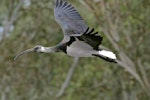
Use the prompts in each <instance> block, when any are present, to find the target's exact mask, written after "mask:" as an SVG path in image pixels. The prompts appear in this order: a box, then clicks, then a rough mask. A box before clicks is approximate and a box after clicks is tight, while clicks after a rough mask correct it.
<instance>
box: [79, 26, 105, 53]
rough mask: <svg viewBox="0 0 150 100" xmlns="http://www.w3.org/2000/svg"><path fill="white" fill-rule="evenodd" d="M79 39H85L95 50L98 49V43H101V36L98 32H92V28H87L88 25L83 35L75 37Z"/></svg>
mask: <svg viewBox="0 0 150 100" xmlns="http://www.w3.org/2000/svg"><path fill="white" fill-rule="evenodd" d="M77 38H78V39H79V40H80V41H85V42H86V43H88V44H89V45H91V46H92V47H93V48H94V49H95V50H98V49H99V45H100V44H101V42H102V40H103V37H101V36H100V35H98V32H94V28H93V29H91V30H89V27H88V28H87V30H86V31H85V32H84V34H83V35H81V36H79V37H77Z"/></svg>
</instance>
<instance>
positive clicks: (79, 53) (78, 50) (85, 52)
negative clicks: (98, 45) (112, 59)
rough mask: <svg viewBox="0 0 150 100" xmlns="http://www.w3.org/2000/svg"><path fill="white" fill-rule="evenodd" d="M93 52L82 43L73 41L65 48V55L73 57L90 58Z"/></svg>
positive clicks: (88, 46)
mask: <svg viewBox="0 0 150 100" xmlns="http://www.w3.org/2000/svg"><path fill="white" fill-rule="evenodd" d="M95 52H97V51H95V50H93V48H92V47H91V46H90V45H88V44H87V43H85V42H83V41H75V42H73V43H72V44H71V45H70V46H68V47H67V54H68V55H69V56H73V57H92V54H94V53H95Z"/></svg>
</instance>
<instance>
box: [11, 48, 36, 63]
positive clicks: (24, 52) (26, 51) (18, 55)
mask: <svg viewBox="0 0 150 100" xmlns="http://www.w3.org/2000/svg"><path fill="white" fill-rule="evenodd" d="M32 51H34V49H33V48H32V49H28V50H25V51H22V52H20V53H19V54H17V55H16V56H15V57H14V60H16V59H17V58H18V57H20V56H21V55H23V54H26V53H29V52H32Z"/></svg>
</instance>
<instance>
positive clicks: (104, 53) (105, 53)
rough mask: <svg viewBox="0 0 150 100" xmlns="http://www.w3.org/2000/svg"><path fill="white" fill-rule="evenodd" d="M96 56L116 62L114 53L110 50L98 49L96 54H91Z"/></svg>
mask: <svg viewBox="0 0 150 100" xmlns="http://www.w3.org/2000/svg"><path fill="white" fill-rule="evenodd" d="M93 55H94V56H96V57H100V58H102V59H103V60H106V61H109V62H114V63H117V61H116V60H117V57H116V55H115V54H114V53H113V52H111V51H107V50H99V51H98V53H97V54H93Z"/></svg>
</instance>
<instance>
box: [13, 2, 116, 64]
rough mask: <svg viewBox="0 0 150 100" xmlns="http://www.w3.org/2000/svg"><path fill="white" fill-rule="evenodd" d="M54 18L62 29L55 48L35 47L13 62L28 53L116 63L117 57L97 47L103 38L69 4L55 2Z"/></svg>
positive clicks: (23, 52) (21, 53)
mask: <svg viewBox="0 0 150 100" xmlns="http://www.w3.org/2000/svg"><path fill="white" fill-rule="evenodd" d="M54 16H55V20H56V22H57V23H58V24H59V25H60V27H61V28H62V31H63V34H64V38H63V40H62V41H61V42H60V43H59V44H57V45H56V46H52V47H44V46H41V45H37V46H35V47H33V48H31V49H28V50H25V51H22V52H20V53H19V54H17V55H16V56H15V58H14V60H16V59H17V58H18V57H19V56H21V55H23V54H26V53H29V52H38V53H39V52H42V53H53V52H64V53H66V54H67V55H69V56H72V57H99V58H102V59H103V60H106V61H108V62H114V63H116V62H117V61H116V60H117V57H116V55H115V54H114V53H113V52H111V51H108V50H104V49H101V48H100V47H99V46H100V44H101V43H102V40H103V37H102V36H100V35H99V34H98V32H95V31H94V28H89V27H88V26H87V24H86V23H85V21H84V20H83V18H82V17H81V15H80V14H79V12H78V11H77V10H76V8H75V7H74V6H72V5H71V4H70V3H68V2H67V1H65V0H56V2H55V8H54Z"/></svg>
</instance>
